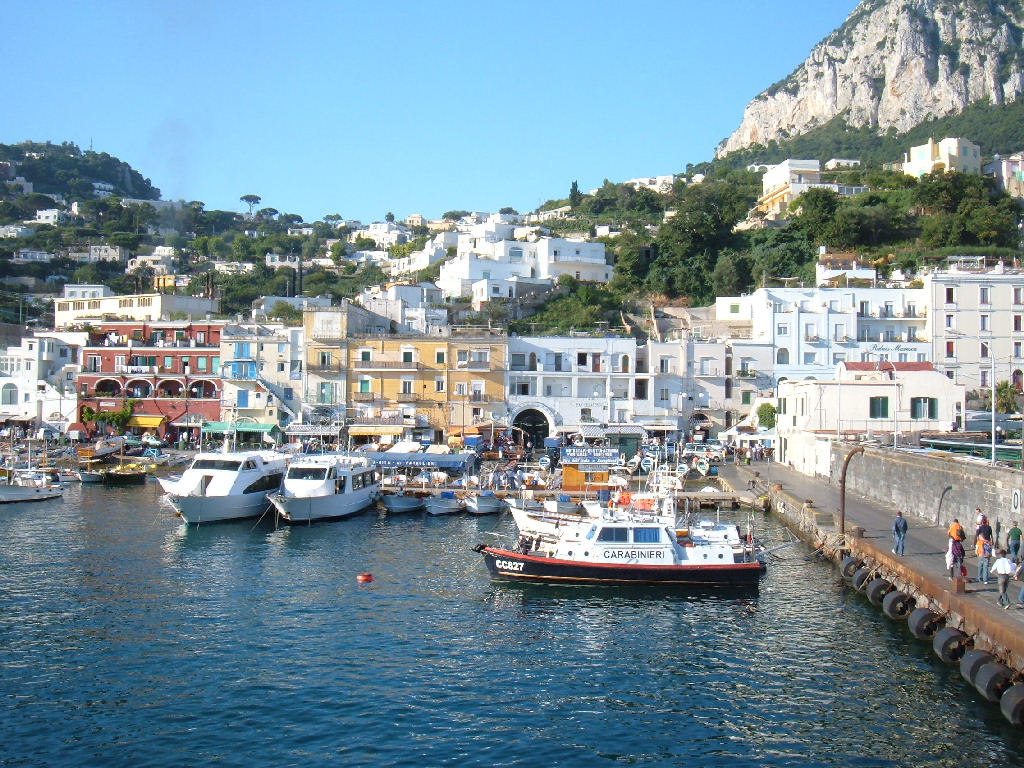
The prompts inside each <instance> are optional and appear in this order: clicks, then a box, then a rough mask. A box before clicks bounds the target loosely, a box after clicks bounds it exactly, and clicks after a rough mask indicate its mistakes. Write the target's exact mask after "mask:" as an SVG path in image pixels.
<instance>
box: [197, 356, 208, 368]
mask: <svg viewBox="0 0 1024 768" xmlns="http://www.w3.org/2000/svg"><path fill="white" fill-rule="evenodd" d="M196 370H197V371H205V370H206V358H205V357H197V358H196Z"/></svg>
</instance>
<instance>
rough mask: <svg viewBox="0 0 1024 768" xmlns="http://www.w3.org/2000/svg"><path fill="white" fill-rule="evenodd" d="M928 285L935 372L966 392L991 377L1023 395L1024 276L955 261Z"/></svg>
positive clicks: (927, 277)
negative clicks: (958, 385) (943, 375)
mask: <svg viewBox="0 0 1024 768" xmlns="http://www.w3.org/2000/svg"><path fill="white" fill-rule="evenodd" d="M924 284H925V288H924V291H925V293H926V294H927V297H928V298H927V303H928V306H930V307H931V308H932V311H931V312H930V313H929V321H930V324H929V327H928V335H929V337H930V339H931V349H930V357H931V359H932V361H933V362H934V363H935V367H936V368H938V369H939V370H940V371H942V372H943V373H945V374H946V375H947V376H948V377H950V378H951V379H953V380H954V381H956V382H957V383H960V384H963V385H964V386H965V387H966V388H967V391H968V392H971V391H975V390H978V389H985V388H987V387H991V386H992V381H993V376H994V378H995V381H996V382H1000V381H1010V382H1012V383H1013V385H1014V387H1016V389H1017V391H1018V392H1020V391H1024V271H1021V270H1019V269H1007V268H1004V267H1003V266H1002V265H999V266H997V267H995V268H993V269H986V268H984V267H983V266H973V267H972V266H971V262H970V260H964V261H962V262H960V263H957V262H955V261H954V262H952V263H951V264H950V266H949V267H948V268H947V269H945V270H941V271H935V272H932V273H930V274H928V275H925V276H924Z"/></svg>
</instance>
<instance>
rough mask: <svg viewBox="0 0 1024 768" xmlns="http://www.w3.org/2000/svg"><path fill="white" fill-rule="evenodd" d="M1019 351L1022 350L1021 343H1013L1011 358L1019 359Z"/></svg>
mask: <svg viewBox="0 0 1024 768" xmlns="http://www.w3.org/2000/svg"><path fill="white" fill-rule="evenodd" d="M1021 349H1022V344H1021V342H1019V341H1015V342H1013V356H1014V357H1020V353H1021Z"/></svg>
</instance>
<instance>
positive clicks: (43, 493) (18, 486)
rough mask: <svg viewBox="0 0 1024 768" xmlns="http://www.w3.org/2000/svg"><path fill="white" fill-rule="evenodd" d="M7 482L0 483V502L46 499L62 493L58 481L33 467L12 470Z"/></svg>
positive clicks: (11, 502)
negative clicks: (55, 481)
mask: <svg viewBox="0 0 1024 768" xmlns="http://www.w3.org/2000/svg"><path fill="white" fill-rule="evenodd" d="M9 480H10V482H9V483H8V484H4V485H0V504H14V503H17V502H22V501H46V500H47V499H56V498H58V497H59V496H62V495H63V494H64V489H63V488H62V487H61V485H60V483H54V482H53V481H52V479H51V477H50V474H49V473H48V472H42V471H39V470H35V469H20V470H14V472H13V475H12V476H11V477H10V478H9Z"/></svg>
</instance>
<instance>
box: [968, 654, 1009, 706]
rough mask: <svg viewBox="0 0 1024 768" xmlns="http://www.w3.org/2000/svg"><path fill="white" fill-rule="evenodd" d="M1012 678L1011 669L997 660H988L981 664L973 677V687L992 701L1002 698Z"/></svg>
mask: <svg viewBox="0 0 1024 768" xmlns="http://www.w3.org/2000/svg"><path fill="white" fill-rule="evenodd" d="M1012 679H1013V670H1012V669H1010V668H1009V667H1008V666H1006V665H1005V664H1000V663H999V662H998V661H990V662H989V663H988V664H982V666H981V668H980V669H979V670H978V674H977V676H976V677H975V678H974V687H975V688H977V689H978V693H980V694H981V695H982V696H984V697H985V698H986V699H988V700H989V701H991V702H993V703H994V702H997V701H999V700H1000V699H1002V697H1003V693H1004V692H1005V691H1006V689H1007V688H1009V687H1010V681H1011V680H1012Z"/></svg>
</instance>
